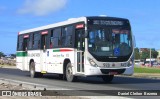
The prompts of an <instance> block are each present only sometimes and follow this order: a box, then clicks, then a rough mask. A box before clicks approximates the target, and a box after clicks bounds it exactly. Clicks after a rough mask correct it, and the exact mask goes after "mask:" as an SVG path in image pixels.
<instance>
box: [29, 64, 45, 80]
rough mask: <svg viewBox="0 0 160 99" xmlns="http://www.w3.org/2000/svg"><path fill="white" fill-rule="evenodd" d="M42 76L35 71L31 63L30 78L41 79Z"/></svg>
mask: <svg viewBox="0 0 160 99" xmlns="http://www.w3.org/2000/svg"><path fill="white" fill-rule="evenodd" d="M42 76H43V74H42V73H40V72H36V71H35V63H34V62H31V64H30V77H31V78H35V77H42Z"/></svg>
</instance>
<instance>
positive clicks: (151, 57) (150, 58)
mask: <svg viewBox="0 0 160 99" xmlns="http://www.w3.org/2000/svg"><path fill="white" fill-rule="evenodd" d="M151 52H152V51H151V48H150V66H152V63H151V58H152V53H151Z"/></svg>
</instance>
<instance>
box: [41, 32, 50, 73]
mask: <svg viewBox="0 0 160 99" xmlns="http://www.w3.org/2000/svg"><path fill="white" fill-rule="evenodd" d="M47 36H48V31H43V32H41V57H40V58H41V59H40V60H41V62H40V63H41V72H42V73H46V71H47V63H46V58H47V49H46V48H47V47H46V46H47Z"/></svg>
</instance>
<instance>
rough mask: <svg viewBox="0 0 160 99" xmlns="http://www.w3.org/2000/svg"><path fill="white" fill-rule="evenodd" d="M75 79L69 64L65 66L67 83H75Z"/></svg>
mask: <svg viewBox="0 0 160 99" xmlns="http://www.w3.org/2000/svg"><path fill="white" fill-rule="evenodd" d="M76 78H77V77H76V76H74V75H73V70H72V66H71V63H68V64H67V66H66V80H67V81H69V82H74V81H76Z"/></svg>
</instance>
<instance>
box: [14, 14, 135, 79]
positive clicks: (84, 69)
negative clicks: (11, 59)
mask: <svg viewBox="0 0 160 99" xmlns="http://www.w3.org/2000/svg"><path fill="white" fill-rule="evenodd" d="M16 56H17V62H16V65H17V68H18V69H20V70H22V71H30V76H31V77H33V78H34V77H40V76H43V74H46V73H54V74H59V76H60V77H61V78H63V79H66V80H67V81H69V82H72V81H75V80H76V78H77V77H78V76H83V77H87V76H97V77H101V78H102V79H103V80H104V81H105V82H111V81H112V79H113V77H114V75H120V74H125V75H132V74H133V68H134V38H133V36H132V32H131V26H130V23H129V20H128V19H123V18H115V17H102V16H101V17H100V16H97V17H93V16H91V17H80V18H72V19H69V20H66V21H63V22H60V23H55V24H51V25H47V26H42V27H38V28H33V29H29V30H25V31H21V32H19V33H18V41H17V54H16Z"/></svg>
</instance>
